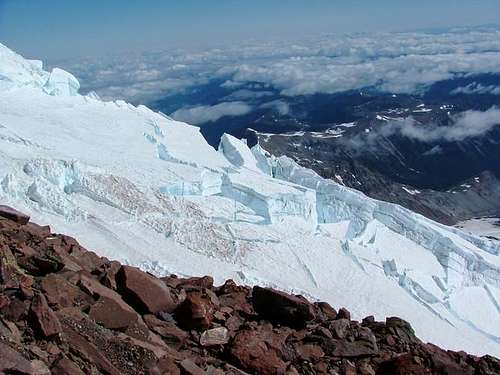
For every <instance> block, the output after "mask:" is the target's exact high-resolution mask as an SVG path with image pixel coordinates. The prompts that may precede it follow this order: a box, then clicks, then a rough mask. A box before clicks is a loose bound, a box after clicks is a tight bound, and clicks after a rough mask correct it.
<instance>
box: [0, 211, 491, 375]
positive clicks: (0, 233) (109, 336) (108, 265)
mask: <svg viewBox="0 0 500 375" xmlns="http://www.w3.org/2000/svg"><path fill="white" fill-rule="evenodd" d="M0 249H1V252H0V373H4V374H39V375H41V374H68V375H78V374H190V375H202V374H225V373H227V374H245V373H254V374H285V373H286V374H297V373H300V374H350V375H351V374H352V375H354V374H364V375H369V374H386V375H390V374H415V375H420V374H498V373H499V372H500V361H499V360H497V359H495V358H494V357H490V356H484V357H482V358H478V357H474V356H470V355H467V354H466V353H464V352H452V351H444V350H442V349H440V348H438V347H436V346H434V345H432V344H424V343H423V342H421V341H420V340H419V339H418V338H416V337H415V334H414V331H413V329H412V328H411V326H410V325H409V324H408V323H407V322H405V321H403V320H401V319H399V318H395V317H390V318H387V319H386V321H385V322H377V321H375V319H374V318H373V317H367V318H365V319H363V321H362V322H358V321H354V320H351V316H350V313H349V312H348V311H347V310H346V309H344V308H341V309H339V310H338V311H336V310H335V309H334V308H332V307H331V306H330V305H328V304H327V303H311V302H308V301H307V300H306V299H305V298H304V297H302V296H294V295H289V294H286V293H283V292H280V291H276V290H273V289H269V288H262V287H259V286H255V287H253V289H252V288H250V287H245V286H239V285H237V284H235V283H234V282H233V281H232V280H228V281H226V282H225V283H224V284H223V285H222V286H218V287H216V286H214V285H213V279H212V278H211V277H209V276H205V277H201V278H190V279H182V278H178V277H176V276H173V275H172V276H170V277H164V278H156V277H154V276H153V275H150V274H147V273H144V272H142V271H140V270H139V269H137V268H134V267H129V266H126V265H121V264H120V263H118V262H116V261H110V260H108V259H106V258H101V257H98V256H97V255H96V254H95V253H93V252H89V251H87V250H85V249H84V248H83V247H81V246H80V245H79V244H78V242H77V241H76V240H75V239H73V238H71V237H68V236H65V235H61V234H54V233H51V230H50V228H49V227H47V226H39V225H37V224H34V223H31V222H29V217H28V216H26V215H24V214H22V213H19V212H18V211H16V210H14V209H12V208H9V207H6V206H1V207H0Z"/></svg>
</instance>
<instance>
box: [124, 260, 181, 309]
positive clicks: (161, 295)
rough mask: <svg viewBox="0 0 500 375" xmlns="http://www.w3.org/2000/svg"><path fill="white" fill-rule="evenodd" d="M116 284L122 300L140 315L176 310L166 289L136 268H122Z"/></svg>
mask: <svg viewBox="0 0 500 375" xmlns="http://www.w3.org/2000/svg"><path fill="white" fill-rule="evenodd" d="M116 283H117V288H118V291H119V293H120V294H121V295H122V296H123V299H124V300H125V301H126V302H127V303H128V304H130V305H131V306H132V307H134V308H135V309H136V310H137V311H138V312H140V313H146V314H147V313H149V314H156V313H159V312H162V311H165V312H172V311H174V310H175V308H176V305H175V303H174V301H173V299H172V296H171V294H170V290H169V289H168V287H167V286H166V285H165V284H164V283H163V282H162V281H161V280H159V279H157V278H155V277H153V276H150V275H148V274H146V273H144V272H142V271H141V270H139V269H138V268H134V267H129V266H122V267H121V268H120V270H119V271H118V273H117V274H116Z"/></svg>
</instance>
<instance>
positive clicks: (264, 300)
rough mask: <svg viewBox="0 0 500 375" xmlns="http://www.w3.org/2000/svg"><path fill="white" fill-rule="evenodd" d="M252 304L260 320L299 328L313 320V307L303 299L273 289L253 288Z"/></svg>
mask: <svg viewBox="0 0 500 375" xmlns="http://www.w3.org/2000/svg"><path fill="white" fill-rule="evenodd" d="M252 302H253V307H254V309H255V311H256V312H257V313H258V314H259V315H260V316H261V317H262V318H264V319H269V320H270V321H273V322H276V323H280V324H283V325H288V326H292V327H297V326H298V327H300V326H304V325H305V324H306V323H307V322H308V321H311V320H313V319H314V318H315V313H314V309H313V306H312V305H311V304H310V303H309V302H308V301H307V300H306V299H305V298H303V297H300V296H292V295H290V294H287V293H284V292H280V291H277V290H274V289H269V288H261V287H259V286H255V287H254V288H253V290H252Z"/></svg>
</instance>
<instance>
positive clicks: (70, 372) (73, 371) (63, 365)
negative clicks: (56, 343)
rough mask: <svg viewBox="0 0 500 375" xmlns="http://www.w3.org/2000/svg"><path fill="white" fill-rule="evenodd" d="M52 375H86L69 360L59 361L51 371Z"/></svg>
mask: <svg viewBox="0 0 500 375" xmlns="http://www.w3.org/2000/svg"><path fill="white" fill-rule="evenodd" d="M50 371H51V372H52V375H84V373H83V372H82V371H81V370H80V369H79V368H78V366H77V365H75V364H74V363H73V362H72V361H70V360H69V359H68V358H66V357H63V358H61V359H59V360H58V361H57V362H55V364H54V365H53V366H52V368H51V369H50Z"/></svg>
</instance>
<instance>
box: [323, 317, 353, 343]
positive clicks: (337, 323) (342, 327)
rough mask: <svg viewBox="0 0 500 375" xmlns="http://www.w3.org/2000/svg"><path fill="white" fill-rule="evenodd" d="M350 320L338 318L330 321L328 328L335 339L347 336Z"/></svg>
mask: <svg viewBox="0 0 500 375" xmlns="http://www.w3.org/2000/svg"><path fill="white" fill-rule="evenodd" d="M350 326H351V322H350V321H349V320H347V319H338V320H334V321H333V322H331V323H330V325H329V326H328V328H329V329H330V332H331V333H332V335H333V337H334V338H336V339H344V338H345V337H346V336H347V333H348V331H349V327H350Z"/></svg>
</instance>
